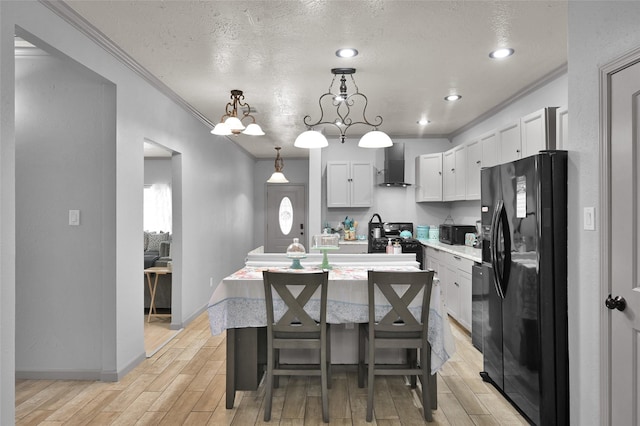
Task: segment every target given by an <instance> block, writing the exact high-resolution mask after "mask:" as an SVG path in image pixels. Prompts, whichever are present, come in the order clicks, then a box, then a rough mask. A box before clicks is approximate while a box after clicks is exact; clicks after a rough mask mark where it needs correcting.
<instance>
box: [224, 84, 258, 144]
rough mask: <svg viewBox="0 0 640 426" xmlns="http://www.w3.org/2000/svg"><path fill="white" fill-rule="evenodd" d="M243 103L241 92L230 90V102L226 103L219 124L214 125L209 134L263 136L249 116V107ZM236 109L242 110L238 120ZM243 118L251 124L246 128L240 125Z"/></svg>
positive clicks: (254, 120)
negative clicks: (249, 120)
mask: <svg viewBox="0 0 640 426" xmlns="http://www.w3.org/2000/svg"><path fill="white" fill-rule="evenodd" d="M243 101H244V95H243V94H242V90H232V91H231V102H229V103H227V106H226V107H225V110H224V111H225V113H224V115H223V116H222V117H220V123H218V124H216V125H215V127H214V128H213V130H211V133H213V134H214V135H218V136H228V135H238V134H240V133H242V134H244V135H251V136H262V135H264V132H263V131H262V129H261V128H260V126H259V125H257V124H256V119H255V118H254V117H253V115H251V114H249V112H250V111H251V106H249V104H248V103H246V102H243ZM238 107H241V108H244V111H242V116H241V117H240V118H238ZM245 118H250V119H251V123H250V124H249V125H248V126H247V127H245V126H244V125H243V124H242V120H244V119H245Z"/></svg>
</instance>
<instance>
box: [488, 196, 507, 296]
mask: <svg viewBox="0 0 640 426" xmlns="http://www.w3.org/2000/svg"><path fill="white" fill-rule="evenodd" d="M503 209H504V202H503V201H502V200H498V202H497V203H496V208H495V210H494V211H493V217H492V218H491V246H490V250H489V252H490V255H491V267H492V268H493V274H492V275H493V285H494V287H495V289H496V293H498V296H500V298H502V299H504V292H503V291H502V277H501V276H500V273H501V271H500V268H499V265H498V234H499V232H498V224H499V222H500V218H501V213H502V210H503Z"/></svg>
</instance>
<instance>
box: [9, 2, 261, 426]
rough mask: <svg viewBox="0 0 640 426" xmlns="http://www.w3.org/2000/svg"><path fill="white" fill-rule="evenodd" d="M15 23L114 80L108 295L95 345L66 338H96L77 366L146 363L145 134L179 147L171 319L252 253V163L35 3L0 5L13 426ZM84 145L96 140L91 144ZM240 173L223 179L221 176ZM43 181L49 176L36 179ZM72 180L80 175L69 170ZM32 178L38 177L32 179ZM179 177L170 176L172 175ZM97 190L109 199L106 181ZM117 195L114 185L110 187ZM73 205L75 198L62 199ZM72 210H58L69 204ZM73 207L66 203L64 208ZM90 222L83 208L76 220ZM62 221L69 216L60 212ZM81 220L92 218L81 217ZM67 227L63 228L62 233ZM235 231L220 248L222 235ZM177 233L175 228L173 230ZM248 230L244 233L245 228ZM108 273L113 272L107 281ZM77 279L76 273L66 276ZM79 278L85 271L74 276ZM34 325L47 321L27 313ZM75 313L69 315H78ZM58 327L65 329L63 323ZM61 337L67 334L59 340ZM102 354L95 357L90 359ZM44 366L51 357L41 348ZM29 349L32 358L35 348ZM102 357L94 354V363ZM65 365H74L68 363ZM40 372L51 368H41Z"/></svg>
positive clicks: (106, 375)
mask: <svg viewBox="0 0 640 426" xmlns="http://www.w3.org/2000/svg"><path fill="white" fill-rule="evenodd" d="M16 26H19V27H21V28H23V29H24V30H25V31H27V32H28V33H30V34H33V35H34V36H35V37H36V38H37V39H39V40H43V41H45V42H46V43H48V44H49V45H50V46H53V47H54V48H56V49H58V50H59V51H61V52H62V53H64V54H65V55H67V56H69V57H71V58H73V59H74V60H75V61H77V62H79V63H80V64H82V65H84V66H86V67H87V68H89V69H90V70H92V71H94V72H95V73H97V74H99V75H100V76H102V77H103V78H105V79H107V80H109V81H110V82H112V83H113V84H114V85H115V87H116V92H117V93H116V109H115V111H116V121H117V128H116V134H115V152H114V155H115V162H116V167H115V169H111V170H110V173H114V179H115V203H113V205H112V206H110V207H112V208H115V215H114V217H115V221H114V223H115V232H114V230H113V229H110V228H108V227H102V228H101V231H102V238H103V239H105V238H106V239H110V238H112V239H114V244H115V254H114V256H115V261H114V262H113V263H111V264H109V265H105V268H104V269H103V270H102V271H95V274H97V275H100V276H101V277H100V278H99V279H101V280H103V281H104V282H105V283H107V285H105V286H103V287H104V288H103V289H102V291H103V295H105V294H106V295H107V297H102V298H98V299H93V300H89V301H85V302H83V303H93V304H94V305H93V309H94V312H95V314H96V315H100V316H101V317H102V318H103V319H106V320H107V321H106V322H103V323H102V324H101V327H102V330H95V329H94V330H92V331H93V332H94V333H95V334H94V337H93V338H92V339H91V340H90V342H73V343H72V344H74V345H77V346H76V348H75V349H74V348H68V349H69V352H70V353H74V354H83V353H86V351H84V350H83V349H82V347H83V345H89V344H90V345H95V350H94V351H93V352H92V353H91V356H92V358H91V359H90V360H85V361H82V360H77V359H76V361H77V362H76V363H75V365H74V367H73V368H75V367H77V368H79V369H80V368H82V367H83V366H85V365H87V364H91V368H96V367H95V366H96V365H99V370H98V371H97V373H98V374H99V375H100V377H102V378H103V379H111V380H113V379H116V378H119V377H122V375H123V374H124V373H126V372H127V371H128V370H129V369H131V368H133V367H134V366H135V365H136V364H137V363H138V362H140V361H141V360H142V359H144V345H143V318H144V317H143V310H142V309H141V306H142V304H143V287H142V282H141V280H140V276H141V270H142V267H143V263H142V239H141V238H140V237H139V235H140V230H141V229H142V188H143V183H144V180H143V168H144V167H143V162H144V160H143V149H142V146H143V143H142V142H143V141H144V140H145V139H149V140H152V141H154V142H156V143H158V144H161V145H163V146H165V147H167V148H169V149H171V150H173V151H176V152H179V153H181V155H180V157H181V159H180V162H181V168H182V179H181V182H179V183H180V185H181V186H182V188H183V191H182V205H183V208H182V227H181V232H182V248H181V249H182V255H183V261H182V262H181V263H182V268H181V270H174V274H179V275H180V278H181V282H182V285H181V288H180V289H179V291H181V292H182V294H183V297H182V303H181V306H180V308H181V309H180V312H179V313H177V314H176V315H177V316H179V318H177V321H179V323H186V322H188V321H189V320H190V319H191V318H193V317H194V316H195V315H197V314H199V313H200V312H201V311H203V310H204V309H205V308H206V305H207V302H208V300H209V297H210V296H211V292H212V287H210V286H209V282H210V280H212V281H213V282H219V281H220V280H221V279H222V278H223V277H224V276H226V275H228V274H229V273H230V272H232V271H233V270H235V269H237V268H238V267H239V266H241V265H242V262H243V259H244V257H245V255H246V252H247V251H249V250H250V249H251V248H253V236H252V234H253V229H252V228H253V226H252V224H253V212H254V201H253V196H254V191H253V173H254V161H253V158H251V157H250V156H249V155H248V154H247V153H246V152H245V151H244V150H241V149H240V148H238V147H237V146H236V145H234V144H233V143H232V142H230V141H228V140H227V139H225V138H217V137H214V136H212V135H211V134H210V133H209V130H210V129H208V128H207V126H205V125H203V124H202V123H201V122H200V121H198V120H197V119H196V118H194V117H193V116H192V115H191V114H190V113H188V112H187V111H185V110H184V109H182V108H181V107H178V106H177V105H176V104H175V103H174V102H173V101H172V100H170V99H169V98H167V97H166V96H164V95H163V94H161V93H160V92H158V91H157V90H156V89H154V88H153V87H152V86H151V85H149V84H148V83H146V82H145V81H144V80H142V79H141V78H140V77H138V76H137V75H136V74H134V73H133V72H132V71H131V70H129V69H128V68H126V67H125V66H124V65H123V64H122V63H120V62H119V61H118V60H117V59H116V58H115V57H114V56H112V55H111V54H110V53H108V52H107V51H105V50H104V49H103V48H101V47H98V46H97V45H95V44H94V43H93V42H92V41H90V40H89V39H87V38H85V37H84V36H83V35H82V34H80V33H79V32H78V31H76V30H75V29H73V28H72V27H70V26H69V25H68V24H66V23H65V22H64V21H63V20H62V19H61V18H59V17H57V15H55V14H54V13H53V12H51V11H50V10H49V9H47V8H46V7H45V6H44V5H43V4H41V3H39V2H0V177H1V179H0V237H1V238H0V319H1V323H0V324H1V325H0V401H1V403H0V404H1V405H0V424H12V423H13V422H14V421H15V407H14V403H15V368H16V364H15V352H14V348H15V343H16V339H15V333H16V332H17V333H20V330H17V331H16V328H15V327H16V320H15V312H16V309H18V310H19V309H20V308H21V307H20V306H16V299H15V286H16V275H15V274H16V269H15V264H16V251H15V247H16V240H15V238H16V234H15V229H16V217H15V206H16V204H15V203H16V200H15V187H16V180H15V165H16V162H15V161H16V160H15V126H14V121H15V120H14V100H15V87H14V85H15V81H14V49H13V38H14V32H15V31H16ZM88 143H95V142H94V141H89V142H88ZM230 175H233V176H237V178H236V179H234V180H233V181H229V178H228V176H230ZM41 178H42V181H45V180H46V178H47V176H41ZM74 178H75V179H76V180H78V181H79V182H80V181H82V179H83V178H84V175H78V176H74ZM34 179H35V177H34ZM174 184H175V182H174ZM98 191H105V192H106V194H109V186H108V185H107V186H105V185H102V186H101V187H100V188H98ZM111 193H112V194H113V192H111ZM69 205H70V202H69ZM66 208H67V207H65V209H66ZM69 208H71V207H69ZM92 219H96V218H94V217H92V215H88V216H87V215H85V216H84V217H82V218H81V220H87V221H91V220H92ZM64 220H65V221H66V213H65V219H64ZM87 223H88V222H87ZM65 229H66V228H65ZM221 229H224V230H225V232H227V233H230V234H232V235H235V236H236V237H234V240H233V244H231V245H227V246H222V245H220V244H219V238H217V236H218V235H219V233H220V230H221ZM174 231H175V230H174ZM247 231H248V232H247ZM110 276H111V277H113V278H112V279H109V277H110ZM71 279H72V280H73V279H74V278H73V277H72V278H71ZM78 279H80V278H78ZM51 285H55V286H56V287H57V288H58V291H60V292H72V291H74V289H76V288H78V283H77V282H72V283H71V284H69V283H68V282H66V281H59V280H56V281H55V282H51ZM34 315H35V317H34V318H33V321H34V322H40V323H47V322H50V321H52V318H51V317H50V316H48V315H46V314H45V313H39V312H35V313H34ZM82 320H83V318H76V317H73V318H71V319H69V321H82ZM58 325H59V328H60V329H61V331H60V333H64V328H65V324H64V323H59V324H58ZM65 337H66V336H65ZM95 353H99V357H95V358H93V354H95ZM39 355H40V357H41V358H39V359H34V360H33V361H34V362H38V363H42V362H43V360H44V358H46V357H49V356H50V354H49V353H40V354H39ZM34 356H35V355H34ZM98 358H99V361H97V359H98ZM69 361H70V362H71V361H72V360H69ZM41 368H48V367H47V366H44V365H43V366H41Z"/></svg>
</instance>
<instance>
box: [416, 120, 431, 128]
mask: <svg viewBox="0 0 640 426" xmlns="http://www.w3.org/2000/svg"><path fill="white" fill-rule="evenodd" d="M429 123H431V122H430V121H429V120H427V119H426V118H421V119H420V120H418V124H419V125H421V126H426V125H427V124H429Z"/></svg>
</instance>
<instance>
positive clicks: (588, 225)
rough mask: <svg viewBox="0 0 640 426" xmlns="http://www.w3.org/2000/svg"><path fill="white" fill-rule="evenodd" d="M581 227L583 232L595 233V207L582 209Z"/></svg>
mask: <svg viewBox="0 0 640 426" xmlns="http://www.w3.org/2000/svg"><path fill="white" fill-rule="evenodd" d="M583 225H584V230H585V231H595V230H596V209H595V207H585V208H584V220H583Z"/></svg>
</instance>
